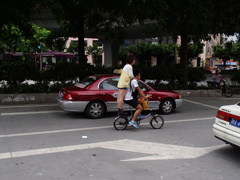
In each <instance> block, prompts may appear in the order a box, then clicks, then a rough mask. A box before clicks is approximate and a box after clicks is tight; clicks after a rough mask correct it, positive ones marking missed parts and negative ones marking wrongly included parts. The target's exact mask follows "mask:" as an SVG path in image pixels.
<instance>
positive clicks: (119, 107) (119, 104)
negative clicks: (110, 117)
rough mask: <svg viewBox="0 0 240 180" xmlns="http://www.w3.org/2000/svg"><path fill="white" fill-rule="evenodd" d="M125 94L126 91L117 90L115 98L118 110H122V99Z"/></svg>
mask: <svg viewBox="0 0 240 180" xmlns="http://www.w3.org/2000/svg"><path fill="white" fill-rule="evenodd" d="M126 93H127V90H126V89H119V90H118V98H117V104H118V109H120V110H122V109H123V100H124V97H125V95H126Z"/></svg>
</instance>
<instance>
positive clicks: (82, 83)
mask: <svg viewBox="0 0 240 180" xmlns="http://www.w3.org/2000/svg"><path fill="white" fill-rule="evenodd" d="M96 80H98V78H97V77H95V76H89V77H87V78H85V79H83V80H82V81H80V82H79V83H76V84H74V86H77V87H79V88H85V87H87V86H89V85H90V84H92V83H93V82H95V81H96Z"/></svg>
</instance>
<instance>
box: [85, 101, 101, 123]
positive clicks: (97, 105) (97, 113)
mask: <svg viewBox="0 0 240 180" xmlns="http://www.w3.org/2000/svg"><path fill="white" fill-rule="evenodd" d="M85 112H86V114H87V116H88V117H89V118H93V119H98V118H101V117H102V116H103V114H104V112H105V106H104V104H103V103H102V102H100V101H93V102H90V103H89V104H88V106H87V108H86V111H85Z"/></svg>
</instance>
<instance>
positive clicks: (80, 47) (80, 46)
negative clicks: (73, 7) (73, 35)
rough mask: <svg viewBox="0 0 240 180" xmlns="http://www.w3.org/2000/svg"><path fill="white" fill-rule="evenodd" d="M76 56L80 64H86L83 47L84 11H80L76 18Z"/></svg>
mask: <svg viewBox="0 0 240 180" xmlns="http://www.w3.org/2000/svg"><path fill="white" fill-rule="evenodd" d="M78 58H79V64H80V65H85V64H86V61H85V48H84V12H81V14H80V17H79V19H78Z"/></svg>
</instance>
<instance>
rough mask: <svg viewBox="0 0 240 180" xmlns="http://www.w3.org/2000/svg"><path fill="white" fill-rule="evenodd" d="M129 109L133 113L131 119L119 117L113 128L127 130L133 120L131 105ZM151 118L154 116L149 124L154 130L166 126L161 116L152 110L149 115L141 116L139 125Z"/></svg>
mask: <svg viewBox="0 0 240 180" xmlns="http://www.w3.org/2000/svg"><path fill="white" fill-rule="evenodd" d="M129 109H130V112H131V115H130V118H128V117H125V116H118V117H116V118H115V120H114V122H113V126H114V128H115V129H116V130H124V129H126V128H127V126H128V124H129V121H131V120H132V118H133V112H132V107H131V106H130V105H129ZM149 116H152V118H151V119H150V121H149V123H150V125H151V126H152V128H153V129H160V128H162V126H163V125H164V119H163V118H162V117H161V116H160V115H159V114H156V112H155V111H153V110H152V109H150V112H149V113H148V114H147V115H141V118H137V120H136V123H137V125H140V122H141V121H142V120H143V119H145V118H147V117H149Z"/></svg>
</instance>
